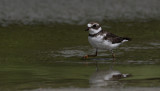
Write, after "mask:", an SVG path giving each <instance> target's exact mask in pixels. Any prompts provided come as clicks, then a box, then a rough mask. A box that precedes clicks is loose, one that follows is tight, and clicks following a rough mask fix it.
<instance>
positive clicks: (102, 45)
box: [88, 36, 120, 50]
mask: <svg viewBox="0 0 160 91" xmlns="http://www.w3.org/2000/svg"><path fill="white" fill-rule="evenodd" d="M88 41H89V43H90V44H91V45H92V46H93V47H94V48H98V49H107V50H112V49H114V48H116V47H118V46H119V45H120V43H116V44H112V43H111V42H110V41H108V40H103V36H97V37H90V36H89V37H88Z"/></svg>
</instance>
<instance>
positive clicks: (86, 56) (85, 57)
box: [83, 48, 98, 59]
mask: <svg viewBox="0 0 160 91" xmlns="http://www.w3.org/2000/svg"><path fill="white" fill-rule="evenodd" d="M97 54H98V49H97V48H96V53H95V54H94V55H85V56H84V57H83V58H84V59H87V58H88V57H96V56H97Z"/></svg>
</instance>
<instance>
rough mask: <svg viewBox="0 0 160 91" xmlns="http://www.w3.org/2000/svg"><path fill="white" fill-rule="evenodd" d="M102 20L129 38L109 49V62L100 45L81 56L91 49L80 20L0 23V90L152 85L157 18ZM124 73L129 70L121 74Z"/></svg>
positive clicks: (157, 78)
mask: <svg viewBox="0 0 160 91" xmlns="http://www.w3.org/2000/svg"><path fill="white" fill-rule="evenodd" d="M102 25H104V29H105V30H106V29H107V30H108V31H110V32H112V33H115V34H117V35H120V36H128V37H131V38H132V39H133V40H132V41H130V42H127V43H124V44H123V45H121V46H120V47H119V48H118V49H116V50H114V52H115V54H116V60H115V62H113V60H112V56H111V53H110V52H109V51H105V50H99V53H98V57H95V58H89V59H87V60H84V59H83V58H82V56H84V55H85V54H92V53H94V51H95V49H92V47H91V46H90V45H89V43H88V41H87V35H88V33H87V32H85V31H84V29H85V28H86V25H69V24H51V25H34V26H28V25H27V26H24V25H11V26H8V27H0V30H1V31H0V41H1V43H0V48H1V49H0V90H3V91H5V90H25V91H26V90H27V91H28V90H31V91H52V90H58V91H61V90H64V91H67V90H77V91H79V90H82V91H83V90H88V91H91V90H93V89H94V88H96V89H97V90H98V89H100V90H102V91H103V90H106V89H108V90H111V91H115V90H117V89H118V88H121V89H123V90H124V91H130V90H131V89H133V88H134V89H136V90H137V91H140V90H146V89H147V90H148V91H151V90H154V91H158V90H159V87H160V71H159V69H160V56H159V54H160V52H159V48H160V47H159V45H160V41H159V39H160V36H159V35H160V31H159V30H160V27H159V25H160V22H158V21H152V22H102ZM105 25H106V26H108V27H105ZM102 27H103V26H102ZM96 62H97V65H96ZM117 74H120V75H118V76H117ZM125 74H127V75H129V76H126V77H122V75H125ZM112 77H116V79H115V78H112ZM147 90H146V91H147Z"/></svg>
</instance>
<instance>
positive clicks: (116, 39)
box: [103, 32, 123, 44]
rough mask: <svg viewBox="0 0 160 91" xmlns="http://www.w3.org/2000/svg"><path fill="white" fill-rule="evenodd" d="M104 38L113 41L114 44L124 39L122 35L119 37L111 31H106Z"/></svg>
mask: <svg viewBox="0 0 160 91" xmlns="http://www.w3.org/2000/svg"><path fill="white" fill-rule="evenodd" d="M103 39H104V40H108V41H110V42H112V44H114V43H120V42H122V41H123V38H122V37H119V36H117V35H114V34H112V33H109V32H106V35H105V36H104V37H103Z"/></svg>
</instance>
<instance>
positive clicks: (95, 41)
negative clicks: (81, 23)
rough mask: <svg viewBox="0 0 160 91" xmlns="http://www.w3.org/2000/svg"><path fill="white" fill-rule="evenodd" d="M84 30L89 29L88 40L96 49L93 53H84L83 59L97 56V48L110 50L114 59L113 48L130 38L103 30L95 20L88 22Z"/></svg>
mask: <svg viewBox="0 0 160 91" xmlns="http://www.w3.org/2000/svg"><path fill="white" fill-rule="evenodd" d="M86 31H89V35H88V41H89V43H90V44H91V45H92V47H94V48H95V49H96V53H95V54H94V55H85V56H84V58H85V59H86V58H88V57H95V56H97V53H98V49H101V50H109V51H111V53H112V57H113V59H115V54H114V53H113V49H115V48H117V47H118V46H119V45H121V44H122V43H124V42H126V41H129V40H131V38H127V37H119V36H117V35H115V34H112V33H110V32H107V31H104V30H103V29H102V28H101V26H100V24H98V23H96V22H90V23H88V24H87V29H86Z"/></svg>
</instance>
